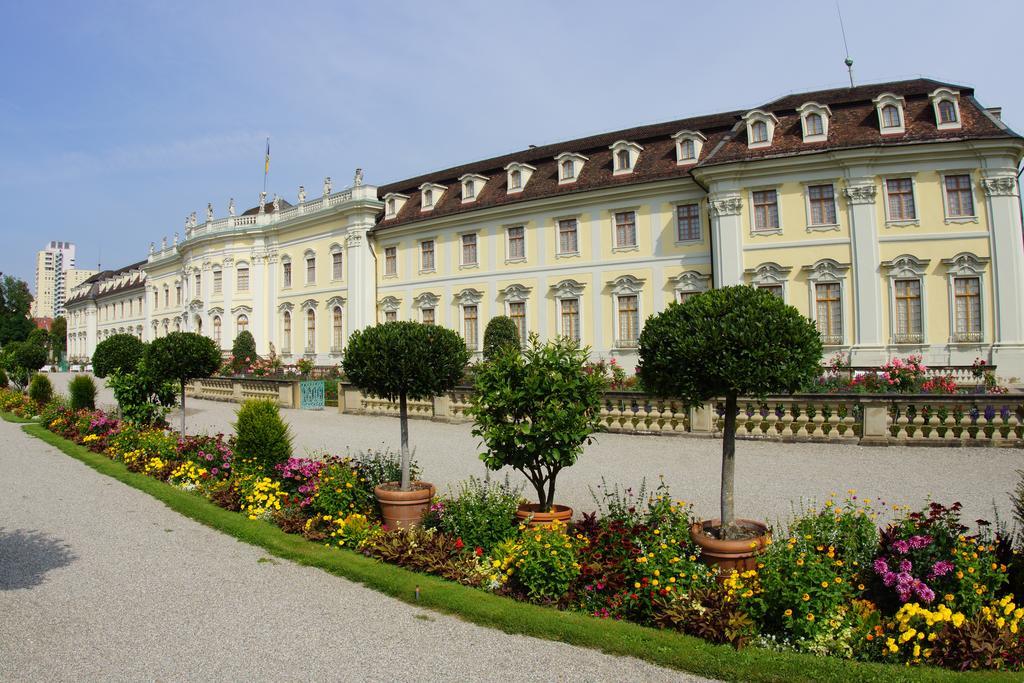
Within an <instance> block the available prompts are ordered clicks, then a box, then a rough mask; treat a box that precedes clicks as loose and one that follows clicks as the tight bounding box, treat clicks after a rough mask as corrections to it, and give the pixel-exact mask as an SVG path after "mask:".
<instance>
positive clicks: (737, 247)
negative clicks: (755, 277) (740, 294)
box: [708, 192, 743, 288]
mask: <svg viewBox="0 0 1024 683" xmlns="http://www.w3.org/2000/svg"><path fill="white" fill-rule="evenodd" d="M708 209H709V211H710V213H711V245H712V249H711V252H712V255H713V256H712V258H713V265H714V286H715V287H716V288H717V287H728V286H730V285H739V284H743V221H742V218H741V214H742V213H743V199H742V198H741V197H740V195H739V193H736V192H727V193H720V194H713V195H710V196H709V197H708Z"/></svg>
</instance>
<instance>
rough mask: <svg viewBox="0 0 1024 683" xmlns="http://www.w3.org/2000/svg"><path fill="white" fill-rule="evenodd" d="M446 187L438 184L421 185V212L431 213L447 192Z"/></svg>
mask: <svg viewBox="0 0 1024 683" xmlns="http://www.w3.org/2000/svg"><path fill="white" fill-rule="evenodd" d="M445 189H446V188H445V186H444V185H438V184H436V183H423V184H422V185H420V211H430V210H431V209H433V208H434V206H435V205H436V204H437V202H439V201H441V195H443V194H444V191H445Z"/></svg>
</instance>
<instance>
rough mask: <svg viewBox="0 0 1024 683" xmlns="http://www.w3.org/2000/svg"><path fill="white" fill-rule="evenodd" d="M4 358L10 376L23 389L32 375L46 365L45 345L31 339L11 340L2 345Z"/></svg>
mask: <svg viewBox="0 0 1024 683" xmlns="http://www.w3.org/2000/svg"><path fill="white" fill-rule="evenodd" d="M4 359H5V362H6V364H7V371H8V372H9V373H10V378H11V379H12V380H13V381H14V383H15V384H16V385H17V386H18V389H20V390H24V389H25V387H27V386H28V383H29V380H30V379H32V375H33V374H34V373H35V372H36V371H38V370H39V368H41V367H43V366H44V365H46V347H45V346H43V345H40V344H38V343H36V342H35V341H31V340H29V341H23V342H13V343H10V344H8V345H7V346H5V347H4Z"/></svg>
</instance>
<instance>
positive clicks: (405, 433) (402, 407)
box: [398, 393, 412, 491]
mask: <svg viewBox="0 0 1024 683" xmlns="http://www.w3.org/2000/svg"><path fill="white" fill-rule="evenodd" d="M406 402H407V401H406V397H405V393H401V394H399V395H398V423H399V425H400V426H401V430H402V490H403V491H411V490H412V486H411V483H412V482H410V481H409V408H408V406H407V405H406Z"/></svg>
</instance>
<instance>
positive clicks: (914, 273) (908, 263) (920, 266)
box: [882, 254, 931, 346]
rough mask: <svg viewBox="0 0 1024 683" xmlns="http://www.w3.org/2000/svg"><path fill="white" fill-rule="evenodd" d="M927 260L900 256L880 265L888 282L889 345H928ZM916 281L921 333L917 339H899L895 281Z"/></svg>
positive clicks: (907, 255) (904, 255)
mask: <svg viewBox="0 0 1024 683" xmlns="http://www.w3.org/2000/svg"><path fill="white" fill-rule="evenodd" d="M929 263H931V261H930V260H929V259H919V258H916V257H915V256H912V255H910V254H902V255H901V256H897V257H896V258H894V259H892V260H891V261H885V262H883V263H882V271H883V272H884V273H885V274H886V278H887V279H888V281H889V343H890V344H892V345H894V346H897V345H898V346H920V345H925V344H927V343H928V290H927V288H926V287H925V282H926V280H925V276H926V275H927V274H928V264H929ZM897 280H917V281H918V283H919V286H920V288H921V333H920V335H919V338H918V339H916V340H915V339H913V338H912V337H910V336H907V337H905V338H900V335H899V333H898V331H897V320H896V317H897V316H896V281H897Z"/></svg>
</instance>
